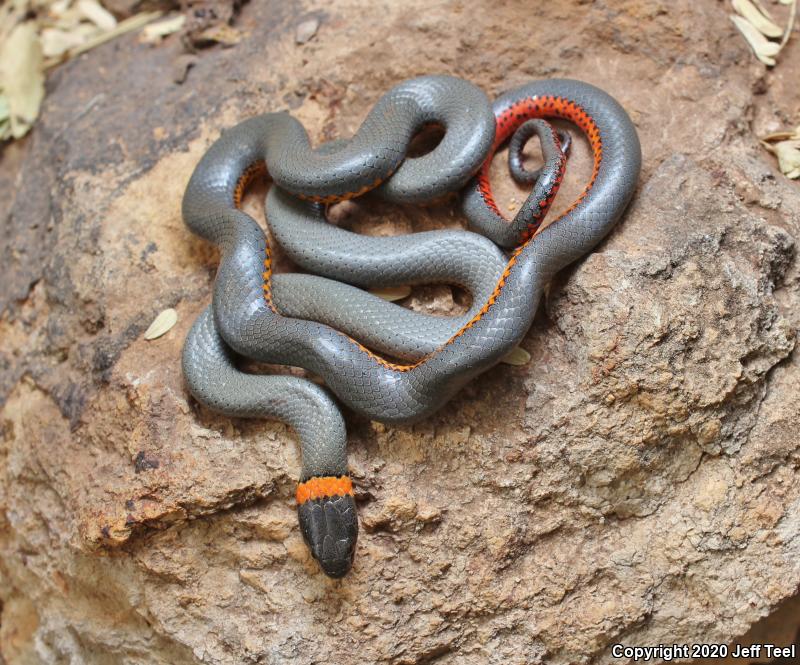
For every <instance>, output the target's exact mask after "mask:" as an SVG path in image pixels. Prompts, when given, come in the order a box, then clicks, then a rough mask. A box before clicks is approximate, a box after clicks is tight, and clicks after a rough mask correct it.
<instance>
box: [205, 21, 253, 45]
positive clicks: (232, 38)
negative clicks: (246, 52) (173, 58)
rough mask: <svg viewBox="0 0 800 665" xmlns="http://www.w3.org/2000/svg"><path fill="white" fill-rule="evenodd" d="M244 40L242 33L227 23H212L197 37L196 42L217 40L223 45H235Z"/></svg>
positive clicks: (216, 41)
mask: <svg viewBox="0 0 800 665" xmlns="http://www.w3.org/2000/svg"><path fill="white" fill-rule="evenodd" d="M241 40H242V33H240V32H239V31H238V30H237V29H236V28H233V27H231V26H230V25H227V24H220V25H212V26H211V27H210V28H206V29H205V30H203V31H202V32H201V33H200V34H199V35H197V37H196V38H195V40H194V41H195V43H201V44H202V43H203V42H215V43H217V44H222V45H223V46H234V45H236V44H238V43H239V42H240V41H241Z"/></svg>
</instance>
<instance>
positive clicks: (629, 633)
mask: <svg viewBox="0 0 800 665" xmlns="http://www.w3.org/2000/svg"><path fill="white" fill-rule="evenodd" d="M726 12H727V7H726V4H725V3H722V2H689V1H688V0H676V1H673V0H653V1H650V0H648V1H644V0H628V1H623V2H602V1H598V2H581V3H571V2H566V1H564V2H552V3H524V2H492V3H485V4H479V3H470V2H451V3H435V2H428V1H419V0H413V1H410V2H403V3H400V2H391V1H388V0H387V1H384V2H373V3H364V2H348V1H347V0H341V1H340V0H337V1H335V2H330V3H319V4H318V6H314V5H313V4H311V3H301V4H297V5H291V4H289V3H283V2H270V3H266V2H251V3H250V4H248V5H245V6H244V7H243V8H242V10H241V13H240V14H239V15H238V18H236V20H235V27H236V28H237V29H239V30H240V31H241V33H242V39H241V41H240V43H239V44H238V45H236V46H234V47H232V48H228V49H222V48H219V47H217V48H212V49H209V50H205V51H202V52H199V53H198V54H197V56H196V58H195V60H194V63H195V64H194V67H193V68H192V69H191V70H189V72H188V76H187V77H186V79H185V81H184V82H183V83H182V84H179V83H176V82H175V80H176V79H177V80H180V79H181V76H175V75H174V72H175V71H176V67H179V68H182V69H181V75H183V74H185V62H186V60H185V55H183V54H182V49H183V46H182V43H181V40H180V39H179V38H178V36H177V35H176V36H173V37H171V38H169V39H168V40H166V41H165V42H164V43H162V44H160V45H157V46H150V45H143V44H140V43H139V42H138V41H137V39H136V37H135V36H134V35H129V36H127V37H125V38H122V39H120V40H118V41H116V42H114V43H111V44H107V45H105V46H103V47H101V48H99V49H97V50H96V51H94V52H92V53H89V54H87V55H84V56H82V57H80V58H78V59H77V60H75V61H73V62H70V63H69V64H67V65H64V66H62V67H60V68H59V69H57V70H56V71H55V72H53V74H52V75H51V76H50V78H49V80H48V97H47V100H46V103H45V107H44V110H43V114H42V117H41V120H40V122H39V123H38V124H37V126H36V128H35V130H34V132H33V134H32V136H31V137H30V138H29V139H28V140H27V141H26V142H25V143H24V144H22V145H16V146H10V147H6V148H5V149H4V151H3V153H2V156H1V157H0V160H1V162H0V191H2V197H0V220H2V225H3V229H2V230H3V233H2V240H0V243H2V263H3V279H2V284H1V285H0V298H1V299H2V307H3V313H2V318H0V338H2V350H0V400H2V415H1V416H0V428H1V431H2V437H0V441H1V442H2V443H1V444H0V556H1V557H2V561H1V562H0V597H2V620H1V621H0V625H1V627H0V650H1V651H2V654H3V657H4V658H5V660H6V661H7V662H9V663H89V664H101V665H105V664H112V663H113V664H117V663H123V664H140V663H147V664H149V663H153V664H156V663H158V664H161V663H163V664H167V663H169V664H170V665H182V664H190V663H214V664H223V663H225V664H228V663H230V664H234V663H235V664H239V663H263V664H267V663H269V664H281V663H301V664H303V663H322V662H324V663H330V664H331V665H347V664H349V663H356V662H358V663H393V664H397V665H400V664H406V665H407V664H412V663H431V662H436V663H439V664H442V665H445V664H447V665H452V664H456V663H458V664H478V663H504V664H521V663H553V664H557V665H561V664H563V665H568V664H577V663H609V662H612V661H611V657H610V651H609V645H610V644H613V643H615V642H625V643H628V644H657V643H659V642H699V641H700V642H702V641H705V642H726V641H728V640H730V639H731V638H734V637H736V636H737V635H741V634H742V633H744V632H745V631H746V630H747V628H748V627H749V626H750V625H751V624H752V623H753V622H755V621H756V620H758V619H759V618H760V617H763V616H765V615H766V614H768V613H769V612H770V611H771V610H772V609H773V608H774V607H776V606H777V605H778V604H779V603H780V602H781V601H783V600H784V599H786V598H787V597H789V596H791V595H792V594H793V593H795V591H796V590H797V589H798V585H799V584H800V483H798V465H799V464H800V438H799V437H798V430H800V402H799V401H798V394H800V359H799V356H798V352H797V351H796V349H795V344H796V341H795V330H796V328H797V326H798V319H800V289H799V288H798V274H799V273H798V264H797V260H796V258H795V255H796V239H797V238H798V234H799V233H800V190H798V184H797V183H792V182H790V181H788V180H785V179H784V178H783V177H782V176H781V175H780V174H779V172H778V171H777V168H776V165H775V164H774V162H773V160H772V158H771V157H770V156H769V155H768V154H767V153H766V152H765V151H763V149H761V148H760V146H759V144H758V142H757V140H756V137H755V135H756V134H761V133H765V132H767V131H771V130H776V129H779V128H784V127H788V126H792V125H794V124H796V123H797V120H798V115H797V114H798V110H799V109H800V89H799V88H798V87H797V85H796V83H797V81H796V72H797V68H798V67H800V38H795V39H794V41H793V42H792V43H790V45H789V46H788V47H787V51H786V53H785V56H784V57H782V62H781V64H780V65H779V67H777V68H776V69H775V70H774V71H772V72H766V73H765V71H764V69H763V68H762V67H761V66H760V65H758V64H757V63H756V62H755V61H754V59H753V58H752V56H751V54H750V53H749V51H748V49H747V46H746V45H745V43H744V41H743V40H742V39H741V38H740V37H739V36H738V34H737V33H736V32H735V30H734V28H733V26H732V25H731V23H730V22H729V21H728V20H727V18H726ZM312 19H317V20H318V21H319V29H318V31H317V33H316V34H315V35H314V36H313V38H312V39H310V41H308V42H307V43H305V44H303V45H298V44H297V43H296V39H295V35H296V30H297V26H298V25H300V24H301V23H302V22H303V21H308V20H312ZM181 63H183V64H181ZM426 72H447V73H452V74H456V75H460V76H463V77H466V78H469V79H471V80H473V81H475V82H476V83H477V84H479V85H481V86H483V87H484V89H485V90H486V91H487V92H488V93H489V94H490V95H495V94H497V93H499V92H500V91H502V90H503V89H506V88H508V87H511V86H513V85H516V84H520V83H522V82H524V81H527V80H529V79H532V78H542V77H552V76H571V77H576V78H581V79H584V80H587V81H590V82H593V83H596V84H598V85H600V86H602V87H603V88H605V89H607V90H608V91H609V92H610V93H612V94H613V95H615V96H616V97H617V98H618V99H619V100H620V101H621V102H622V103H623V105H624V106H625V107H626V108H627V109H628V110H629V112H630V113H631V115H632V117H633V118H634V121H635V122H636V125H637V127H638V129H639V132H640V136H641V139H642V143H643V149H644V169H643V173H642V178H641V187H640V189H639V191H638V193H637V196H636V198H635V201H634V203H633V205H632V207H631V208H630V211H629V214H628V215H627V216H626V218H625V219H624V221H623V223H622V224H621V225H620V227H619V228H618V230H617V231H616V232H615V233H614V234H613V235H612V237H610V238H609V239H608V241H607V242H605V243H604V244H603V245H602V246H601V247H600V248H599V249H598V251H597V252H596V253H594V254H593V255H591V256H589V257H588V258H586V259H585V260H583V261H582V262H580V263H579V264H578V265H576V266H575V267H573V268H572V269H569V270H567V271H565V272H564V273H563V274H561V275H559V277H558V278H557V280H556V281H555V283H553V284H552V286H551V288H550V291H549V294H548V298H547V301H546V303H545V304H544V306H543V307H542V309H541V312H540V314H539V316H538V318H537V320H536V322H535V324H534V326H533V328H532V330H531V332H530V334H529V335H528V337H527V339H526V340H525V342H524V347H525V348H526V349H527V350H528V351H529V352H530V353H531V354H532V360H531V362H530V364H528V365H527V366H525V367H509V366H505V365H501V366H498V367H497V368H495V369H494V370H492V371H490V372H488V373H487V374H486V375H484V376H483V377H482V378H481V379H480V380H478V381H476V382H475V383H474V384H472V385H471V386H469V387H468V388H467V389H466V390H465V391H464V392H463V393H462V394H461V395H460V396H459V397H458V398H457V399H455V400H454V401H453V402H451V403H450V404H449V405H448V406H447V407H446V408H445V409H444V410H443V411H442V412H441V413H439V414H438V415H437V416H436V417H434V418H431V419H429V420H427V421H425V422H423V423H421V424H419V425H416V426H414V427H407V428H394V427H385V426H382V425H379V424H375V423H371V422H367V421H365V420H363V419H360V418H358V417H356V416H354V415H353V414H350V413H348V414H346V415H347V423H348V428H349V432H350V451H351V462H352V471H353V475H354V477H355V479H356V481H357V487H358V489H357V495H358V503H359V510H360V517H361V537H360V541H359V546H358V551H357V557H356V563H355V567H354V569H353V571H352V573H351V574H350V575H349V576H348V577H347V578H345V579H344V580H342V581H338V582H334V581H331V580H329V579H327V578H326V577H324V576H323V575H322V574H321V573H320V572H319V570H318V567H317V565H316V564H315V562H314V561H313V560H312V559H311V558H310V556H309V554H308V552H307V550H306V548H305V545H304V544H303V542H302V539H301V536H300V532H299V529H298V527H297V524H296V516H295V510H294V500H293V493H294V488H295V483H296V480H297V474H298V469H299V464H298V449H297V445H296V441H295V439H294V437H293V435H292V433H291V432H290V431H289V430H288V429H287V428H286V427H285V426H283V425H281V424H278V423H271V422H252V421H241V420H231V419H229V418H224V417H218V416H215V415H213V414H211V413H209V412H207V411H205V410H204V409H202V408H199V407H198V406H197V404H196V403H195V402H194V401H193V400H192V399H190V398H189V396H188V395H187V392H186V389H185V387H184V384H183V380H182V377H181V373H180V366H179V354H180V349H181V344H182V340H183V338H184V336H185V334H186V332H187V330H188V327H189V325H190V324H191V322H192V320H193V319H194V317H195V316H196V315H197V314H198V313H199V312H200V311H201V309H202V308H203V307H204V306H205V304H206V303H207V302H208V299H209V293H210V287H211V283H212V280H213V275H214V270H215V266H216V262H217V257H216V255H215V251H214V250H213V249H212V248H211V247H210V246H208V245H207V244H206V243H204V242H202V241H201V240H199V239H197V238H194V237H192V236H191V235H190V234H189V233H188V232H187V230H186V229H185V228H184V226H183V223H182V221H181V218H180V214H179V213H180V199H181V194H182V191H183V188H184V187H185V184H186V182H187V179H188V177H189V175H190V173H191V170H192V168H193V166H194V165H195V163H196V162H197V160H198V159H199V158H200V156H201V155H202V153H203V151H204V150H205V149H206V148H207V147H208V145H209V144H210V143H211V142H212V141H213V140H214V138H216V137H217V136H218V135H219V132H220V130H221V129H222V128H224V127H226V126H230V125H232V124H234V123H235V122H237V121H238V120H240V119H242V118H245V117H247V116H249V115H252V114H254V113H258V112H262V111H266V110H278V109H287V108H288V109H291V110H292V112H293V113H295V114H296V115H297V117H298V118H300V119H301V120H302V121H303V122H304V123H305V125H306V126H307V127H308V128H309V130H310V132H311V133H312V136H313V137H314V139H315V140H316V141H321V140H326V139H330V138H335V137H340V136H342V137H346V136H348V135H350V134H351V133H352V132H353V131H354V129H355V128H357V126H358V124H359V123H360V120H361V119H362V118H363V117H364V115H365V114H366V112H367V111H368V109H369V108H370V107H371V106H372V104H373V103H374V102H375V100H376V99H377V98H378V97H379V96H380V94H382V93H383V92H384V91H385V90H387V89H388V88H389V87H390V86H391V85H393V84H394V83H396V82H398V81H399V80H401V79H403V78H406V77H409V76H413V75H417V74H422V73H426ZM587 154H588V150H587V148H586V145H585V144H583V143H581V142H578V144H577V145H576V149H575V154H574V156H573V158H571V160H570V161H571V163H570V167H569V171H568V180H569V183H568V184H567V185H565V188H564V190H565V191H563V192H562V194H561V195H560V196H559V204H558V205H560V206H561V207H562V208H563V207H565V206H566V205H567V204H568V203H569V199H570V197H571V196H573V195H574V194H575V193H576V192H577V191H579V190H580V188H581V186H582V181H583V180H584V179H585V178H586V177H587V175H588V172H589V163H588V160H587ZM495 180H496V181H497V182H498V185H497V186H498V188H499V189H500V192H501V196H502V197H503V201H504V202H503V205H504V206H507V207H509V208H512V207H513V206H514V205H515V202H519V201H520V200H521V198H522V196H523V194H524V193H523V191H522V190H520V189H517V188H516V187H515V186H513V185H512V184H511V183H510V181H509V178H508V176H507V174H506V172H505V168H504V164H503V163H502V160H498V162H497V164H496V166H495ZM248 205H250V206H251V208H252V209H253V210H254V211H255V212H257V213H259V214H260V203H259V201H258V198H257V197H251V198H250V201H249V202H248ZM339 217H341V218H343V219H344V223H352V224H353V225H354V226H355V227H356V228H358V229H362V230H365V229H372V230H371V231H370V232H381V233H397V232H408V231H412V230H422V229H428V228H441V227H444V226H447V227H457V226H458V225H459V224H461V220H460V217H459V216H458V214H457V206H456V205H455V204H452V203H448V204H442V205H440V206H435V207H432V208H427V209H416V208H398V207H387V206H381V205H379V204H377V203H376V202H374V201H369V200H365V201H363V202H358V203H356V204H352V205H349V206H346V207H344V208H343V209H341V210H340V211H339ZM408 302H409V303H410V304H411V305H412V306H416V307H419V308H423V309H429V308H432V309H436V310H437V311H447V310H448V309H452V308H453V307H459V306H463V302H462V300H461V296H460V295H459V294H456V295H455V298H454V296H453V294H452V293H451V291H450V289H449V288H442V287H437V288H430V289H418V290H416V291H415V292H414V294H413V295H412V297H411V298H410V299H409V301H408ZM165 307H175V308H176V309H177V311H178V314H179V317H180V319H179V324H178V325H177V326H176V327H175V328H174V329H173V330H172V331H171V332H170V333H168V334H167V335H166V336H164V337H162V338H160V339H158V340H156V341H153V342H145V341H144V340H143V339H142V333H143V331H144V330H145V329H146V328H147V326H148V324H149V323H150V321H151V320H152V319H153V317H154V316H155V315H156V314H157V313H158V312H159V311H161V310H162V309H164V308H165Z"/></svg>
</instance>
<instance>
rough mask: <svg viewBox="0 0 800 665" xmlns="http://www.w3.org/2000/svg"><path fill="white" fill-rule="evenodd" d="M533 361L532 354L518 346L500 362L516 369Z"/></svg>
mask: <svg viewBox="0 0 800 665" xmlns="http://www.w3.org/2000/svg"><path fill="white" fill-rule="evenodd" d="M530 361H531V354H530V353H528V352H527V351H526V350H525V349H523V348H522V347H521V346H517V347H515V348H513V349H511V351H509V352H508V353H507V354H506V355H504V356H503V357H502V358H501V359H500V362H501V363H504V364H506V365H513V366H515V367H522V366H523V365H527V364H528V363H529V362H530Z"/></svg>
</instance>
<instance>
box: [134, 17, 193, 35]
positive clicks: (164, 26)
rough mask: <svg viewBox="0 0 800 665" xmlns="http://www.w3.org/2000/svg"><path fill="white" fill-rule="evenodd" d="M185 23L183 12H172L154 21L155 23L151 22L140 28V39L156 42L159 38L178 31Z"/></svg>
mask: <svg viewBox="0 0 800 665" xmlns="http://www.w3.org/2000/svg"><path fill="white" fill-rule="evenodd" d="M185 23H186V16H185V15H184V14H174V15H173V16H167V17H166V18H164V19H162V20H160V21H156V22H155V23H151V24H150V25H148V26H146V27H145V28H144V30H142V39H141V41H143V42H157V41H158V40H160V39H163V38H164V37H166V36H167V35H171V34H173V33H175V32H178V30H180V29H181V28H183V26H184V24H185Z"/></svg>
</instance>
